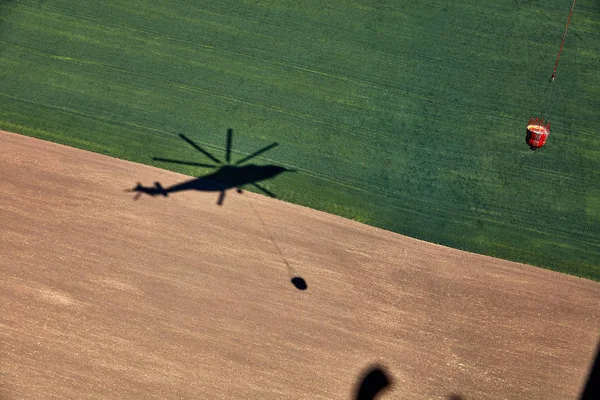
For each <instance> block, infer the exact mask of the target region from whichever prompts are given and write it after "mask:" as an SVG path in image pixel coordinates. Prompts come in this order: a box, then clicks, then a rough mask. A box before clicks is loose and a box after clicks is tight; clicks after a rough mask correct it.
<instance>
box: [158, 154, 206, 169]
mask: <svg viewBox="0 0 600 400" xmlns="http://www.w3.org/2000/svg"><path fill="white" fill-rule="evenodd" d="M152 159H153V160H154V161H162V162H168V163H172V164H180V165H191V166H194V167H204V168H217V167H216V166H215V165H211V164H204V163H197V162H192V161H182V160H172V159H170V158H161V157H153V158H152Z"/></svg>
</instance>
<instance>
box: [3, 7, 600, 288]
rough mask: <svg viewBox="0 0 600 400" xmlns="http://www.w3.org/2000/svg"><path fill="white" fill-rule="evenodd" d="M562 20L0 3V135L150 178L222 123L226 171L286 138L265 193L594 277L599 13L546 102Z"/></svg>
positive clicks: (517, 15) (560, 11)
mask: <svg viewBox="0 0 600 400" xmlns="http://www.w3.org/2000/svg"><path fill="white" fill-rule="evenodd" d="M570 6H571V1H570V0H547V1H541V0H540V1H535V0H532V1H524V0H495V1H487V2H486V1H481V0H456V1H449V0H429V1H427V0H411V1H390V0H387V1H386V0H381V1H372V0H338V1H327V0H318V1H317V0H315V1H310V0H308V1H302V2H299V1H285V0H264V1H259V0H246V1H243V0H235V1H234V0H208V1H198V0H196V1H192V0H173V1H157V2H149V1H142V0H127V1H125V0H107V1H102V2H88V1H82V0H69V1H67V0H23V1H21V0H10V1H5V0H0V128H2V129H5V130H8V131H14V132H19V133H23V134H27V135H31V136H36V137H39V138H42V139H47V140H52V141H56V142H60V143H64V144H68V145H72V146H75V147H80V148H84V149H89V150H93V151H97V152H100V153H104V154H109V155H112V156H116V157H120V158H124V159H128V160H133V161H137V162H142V163H148V164H151V163H153V161H152V157H154V156H156V157H166V158H176V159H190V160H193V161H199V162H204V161H207V160H205V159H201V158H200V157H199V156H200V154H199V153H197V152H195V151H194V150H193V149H192V148H191V147H189V146H187V145H186V144H185V143H184V142H183V141H181V140H180V139H179V138H178V137H177V134H178V133H184V134H185V135H187V136H189V137H190V138H192V139H193V140H195V141H197V142H198V143H200V144H201V145H202V146H204V147H206V148H207V149H210V150H211V151H212V152H213V153H214V154H215V155H219V156H221V155H222V154H223V152H224V148H225V133H226V131H227V129H228V128H232V129H233V130H234V146H233V150H234V154H233V158H234V160H235V159H239V158H241V157H243V156H245V155H248V154H250V153H252V152H253V151H254V150H256V149H258V148H261V147H264V146H266V145H268V144H270V143H272V142H274V141H276V142H279V143H280V146H279V147H277V148H276V149H274V150H271V151H269V152H267V153H264V155H263V157H261V158H260V159H258V160H257V162H258V163H272V164H278V165H282V166H287V167H293V168H296V169H298V171H299V172H298V173H296V174H291V173H288V174H283V175H281V176H279V177H277V178H276V179H274V180H272V181H269V182H267V183H265V184H264V186H265V187H267V188H268V189H269V190H271V191H273V192H275V193H276V194H277V195H278V197H279V198H281V199H283V200H286V201H291V202H294V203H298V204H303V205H306V206H309V207H312V208H316V209H319V210H324V211H327V212H331V213H335V214H338V215H341V216H344V217H348V218H352V219H355V220H357V221H361V222H364V223H367V224H371V225H375V226H379V227H382V228H385V229H389V230H392V231H396V232H399V233H402V234H406V235H410V236H413V237H416V238H420V239H424V240H427V241H431V242H436V243H440V244H444V245H448V246H452V247H457V248H461V249H465V250H469V251H473V252H477V253H483V254H488V255H491V256H495V257H501V258H505V259H510V260H515V261H521V262H525V263H529V264H533V265H537V266H542V267H545V268H550V269H554V270H558V271H563V272H566V273H570V274H574V275H578V276H582V277H587V278H590V279H594V280H600V136H599V135H598V129H597V127H598V126H599V125H600V113H599V111H600V74H599V72H600V7H599V6H598V1H596V0H580V1H578V2H577V6H576V8H575V14H574V17H573V21H572V24H571V26H570V29H569V34H568V36H567V40H566V44H565V49H564V52H563V55H562V59H561V62H560V65H559V68H558V74H557V79H556V81H555V83H554V84H553V85H552V92H551V96H549V97H547V98H544V97H543V92H544V90H545V88H546V87H547V82H548V79H549V77H550V74H551V72H552V68H553V65H554V60H555V58H556V54H557V51H558V47H559V44H560V39H561V37H562V34H563V30H564V25H565V23H566V19H567V17H568V13H569V9H570ZM541 99H542V100H541ZM544 99H545V100H544ZM540 107H541V108H543V109H545V110H550V119H551V122H552V134H551V135H550V138H549V141H548V144H547V146H546V147H545V148H544V149H542V150H540V151H536V152H532V151H530V150H529V148H528V147H527V145H526V144H525V139H524V137H525V126H526V123H527V121H528V120H529V118H530V117H532V116H534V113H535V112H536V111H539V110H540ZM0 146H1V143H0ZM0 149H1V147H0ZM0 151H1V150H0ZM0 154H1V153H0ZM154 165H157V166H160V167H163V168H171V169H174V170H177V171H179V172H184V173H186V174H190V175H195V176H198V175H201V174H204V173H207V172H208V170H204V169H202V168H193V167H183V166H176V165H170V164H165V163H158V162H154ZM134 183H135V182H132V186H133V184H134ZM143 183H145V184H151V183H152V182H143ZM156 201H160V200H158V199H157V200H156ZM225 206H226V203H225ZM0 207H1V206H0Z"/></svg>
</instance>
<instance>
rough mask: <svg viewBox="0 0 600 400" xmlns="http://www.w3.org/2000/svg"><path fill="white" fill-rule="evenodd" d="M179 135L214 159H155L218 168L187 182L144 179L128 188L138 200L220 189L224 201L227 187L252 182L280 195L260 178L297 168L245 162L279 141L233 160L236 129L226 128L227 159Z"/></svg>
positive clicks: (254, 185)
mask: <svg viewBox="0 0 600 400" xmlns="http://www.w3.org/2000/svg"><path fill="white" fill-rule="evenodd" d="M179 137H180V138H181V139H182V140H184V141H185V142H186V143H187V144H188V145H190V146H191V147H193V148H194V149H195V150H197V151H198V152H199V153H201V154H202V155H203V156H205V157H206V158H208V159H209V160H210V161H212V164H208V163H200V162H193V161H184V160H174V159H169V158H161V157H154V158H153V160H154V161H161V162H165V163H171V164H178V165H190V166H195V167H203V168H211V169H215V170H216V171H215V172H212V173H209V174H207V175H202V176H199V177H196V178H193V179H190V180H187V181H184V182H180V183H177V184H175V185H172V186H167V187H163V186H162V185H161V184H160V182H154V186H143V185H142V184H141V183H139V182H138V184H137V185H136V186H135V187H134V188H132V189H128V190H126V192H135V193H136V194H135V196H134V199H135V200H137V199H138V198H139V197H140V196H141V195H142V194H147V195H149V196H164V197H167V196H169V195H170V194H173V193H177V192H182V191H186V190H198V191H202V192H217V193H219V196H218V199H217V205H219V206H220V205H223V202H224V200H225V193H226V192H227V191H228V190H231V189H235V190H236V191H237V192H238V193H242V188H243V187H244V186H248V185H249V186H252V187H254V188H256V189H258V190H259V191H261V192H262V193H264V194H266V195H267V196H269V197H273V198H276V197H277V196H276V195H275V194H274V193H272V192H271V191H269V190H267V189H266V188H265V187H263V186H262V185H260V184H259V182H262V181H265V180H268V179H273V178H275V177H276V176H277V175H279V174H281V173H283V172H295V170H292V169H288V168H285V167H281V166H279V165H255V164H246V163H247V162H248V161H250V160H252V159H253V158H255V157H257V156H259V155H261V154H263V153H265V152H267V151H269V150H271V149H273V148H275V147H277V146H278V145H279V144H278V143H276V142H275V143H271V144H270V145H268V146H266V147H263V148H262V149H260V150H257V151H255V152H254V153H252V154H250V155H248V156H246V157H244V158H242V159H240V160H238V161H236V162H235V163H232V162H231V147H232V143H233V130H232V129H228V130H227V144H226V149H225V161H222V160H221V159H219V158H217V157H215V156H214V155H213V154H211V153H210V152H209V151H207V150H206V149H204V148H202V147H201V146H200V145H198V144H197V143H196V142H194V141H193V140H191V139H190V138H188V137H187V136H185V135H183V134H179Z"/></svg>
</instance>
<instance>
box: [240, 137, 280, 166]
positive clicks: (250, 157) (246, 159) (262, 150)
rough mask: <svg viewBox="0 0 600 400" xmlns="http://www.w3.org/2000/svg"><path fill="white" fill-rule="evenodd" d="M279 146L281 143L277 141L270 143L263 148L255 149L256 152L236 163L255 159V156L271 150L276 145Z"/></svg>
mask: <svg viewBox="0 0 600 400" xmlns="http://www.w3.org/2000/svg"><path fill="white" fill-rule="evenodd" d="M277 146H279V143H277V142H275V143H271V144H270V145H268V146H266V147H263V148H262V149H260V150H258V151H255V152H254V153H252V154H250V155H249V156H247V157H244V158H242V159H241V160H239V161H238V162H236V163H235V165H240V164H243V163H245V162H246V161H250V160H251V159H253V158H254V157H256V156H258V155H260V154H262V153H264V152H265V151H269V150H271V149H272V148H274V147H277Z"/></svg>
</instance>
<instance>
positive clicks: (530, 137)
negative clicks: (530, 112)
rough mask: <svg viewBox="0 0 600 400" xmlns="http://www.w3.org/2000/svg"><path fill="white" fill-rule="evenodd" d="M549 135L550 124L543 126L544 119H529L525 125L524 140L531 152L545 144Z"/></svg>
mask: <svg viewBox="0 0 600 400" xmlns="http://www.w3.org/2000/svg"><path fill="white" fill-rule="evenodd" d="M549 134H550V123H546V124H545V125H544V119H543V118H542V119H538V118H531V119H530V120H529V124H527V136H526V138H525V140H526V141H527V144H528V145H529V147H530V148H531V150H535V149H539V148H540V147H542V146H544V145H545V144H546V139H548V135H549Z"/></svg>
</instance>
